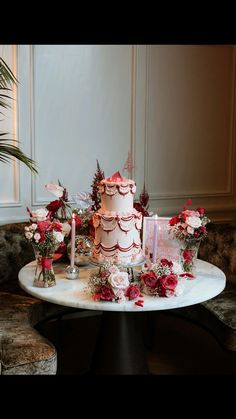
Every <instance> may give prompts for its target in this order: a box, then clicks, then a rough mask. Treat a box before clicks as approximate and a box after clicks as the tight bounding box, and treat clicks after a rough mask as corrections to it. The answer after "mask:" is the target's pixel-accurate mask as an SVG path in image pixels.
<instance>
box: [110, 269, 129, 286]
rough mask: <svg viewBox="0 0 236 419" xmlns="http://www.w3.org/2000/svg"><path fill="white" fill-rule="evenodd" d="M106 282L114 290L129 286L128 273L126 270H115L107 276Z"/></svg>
mask: <svg viewBox="0 0 236 419" xmlns="http://www.w3.org/2000/svg"><path fill="white" fill-rule="evenodd" d="M108 282H109V283H110V284H111V286H112V288H113V289H114V290H120V289H125V288H127V287H128V286H129V275H128V273H127V272H116V273H114V274H111V275H110V276H109V278H108Z"/></svg>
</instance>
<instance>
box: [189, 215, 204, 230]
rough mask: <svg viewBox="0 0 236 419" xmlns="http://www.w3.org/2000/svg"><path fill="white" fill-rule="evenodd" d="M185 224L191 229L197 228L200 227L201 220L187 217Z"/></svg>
mask: <svg viewBox="0 0 236 419" xmlns="http://www.w3.org/2000/svg"><path fill="white" fill-rule="evenodd" d="M186 223H187V224H188V225H189V226H190V227H193V228H198V227H200V226H201V225H202V223H201V220H200V218H198V217H187V219H186Z"/></svg>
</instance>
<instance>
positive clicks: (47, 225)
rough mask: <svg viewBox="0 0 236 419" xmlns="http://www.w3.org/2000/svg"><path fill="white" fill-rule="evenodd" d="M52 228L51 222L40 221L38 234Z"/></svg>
mask: <svg viewBox="0 0 236 419" xmlns="http://www.w3.org/2000/svg"><path fill="white" fill-rule="evenodd" d="M50 227H51V221H48V220H45V221H39V222H38V232H39V233H40V234H42V232H45V231H49V230H50Z"/></svg>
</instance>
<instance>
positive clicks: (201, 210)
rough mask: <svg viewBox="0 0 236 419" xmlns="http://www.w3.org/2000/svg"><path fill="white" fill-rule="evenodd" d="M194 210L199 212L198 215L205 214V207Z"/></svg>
mask: <svg viewBox="0 0 236 419" xmlns="http://www.w3.org/2000/svg"><path fill="white" fill-rule="evenodd" d="M196 211H197V212H199V214H200V215H204V214H205V208H197V209H196Z"/></svg>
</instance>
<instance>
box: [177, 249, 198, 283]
mask: <svg viewBox="0 0 236 419" xmlns="http://www.w3.org/2000/svg"><path fill="white" fill-rule="evenodd" d="M199 246H200V241H198V242H195V243H182V242H181V244H180V262H181V265H182V269H183V271H184V272H189V273H191V274H192V275H194V276H195V275H196V261H197V255H198V250H199Z"/></svg>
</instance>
